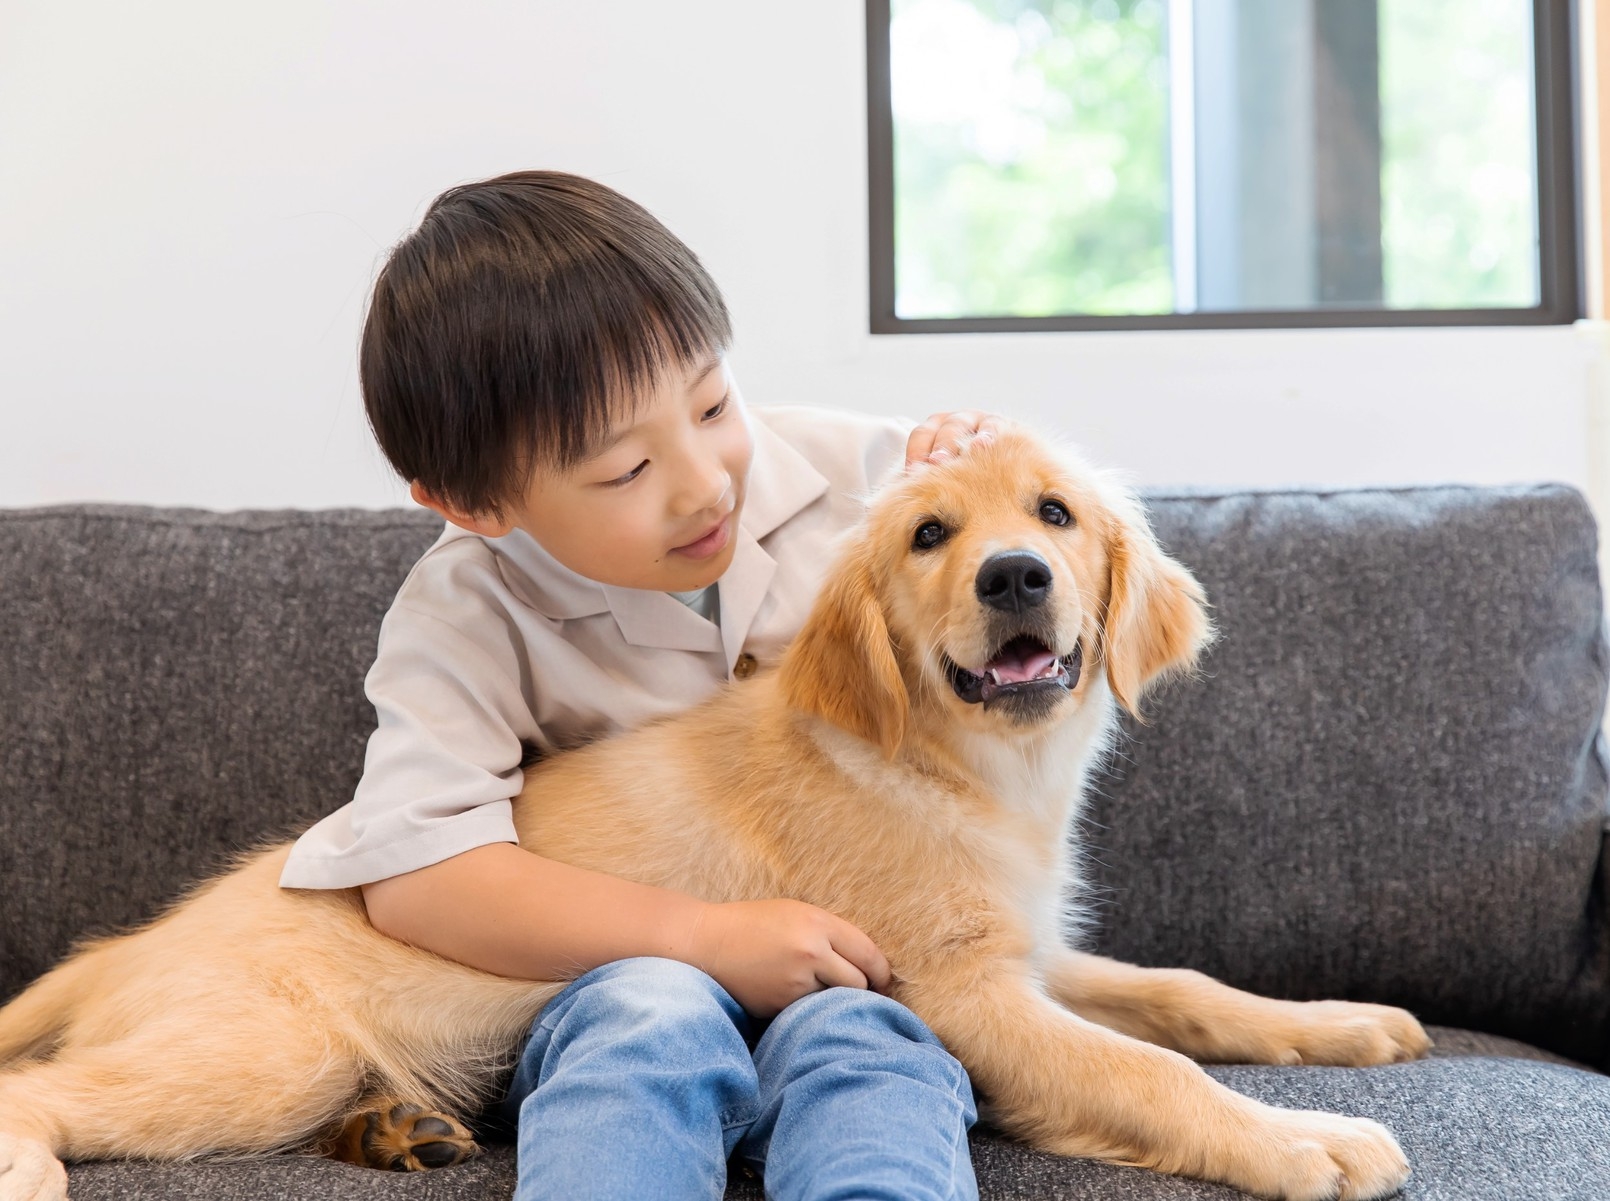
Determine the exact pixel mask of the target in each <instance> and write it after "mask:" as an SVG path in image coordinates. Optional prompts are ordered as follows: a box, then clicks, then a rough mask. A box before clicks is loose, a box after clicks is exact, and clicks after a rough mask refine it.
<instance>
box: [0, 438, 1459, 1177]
mask: <svg viewBox="0 0 1610 1201" xmlns="http://www.w3.org/2000/svg"><path fill="white" fill-rule="evenodd" d="M1208 636H1209V623H1208V620H1207V617H1206V614H1205V610H1204V602H1203V597H1202V592H1201V589H1200V588H1199V586H1198V585H1197V583H1196V581H1195V580H1194V579H1193V578H1192V577H1191V576H1190V574H1189V573H1188V572H1187V571H1186V570H1185V569H1184V568H1183V567H1181V566H1180V565H1179V564H1178V563H1176V562H1174V561H1173V560H1172V559H1170V558H1168V557H1167V556H1166V555H1165V554H1164V553H1163V552H1162V550H1161V549H1160V548H1159V547H1158V545H1157V543H1156V542H1155V540H1154V539H1153V537H1152V535H1151V533H1150V531H1149V529H1148V526H1147V522H1146V519H1145V517H1144V515H1143V513H1142V511H1141V510H1140V508H1139V506H1138V505H1137V503H1136V502H1135V500H1134V499H1133V498H1132V497H1131V496H1130V495H1129V494H1127V493H1126V492H1125V491H1124V490H1123V489H1121V488H1119V487H1118V486H1117V485H1115V484H1114V483H1113V481H1112V480H1111V479H1110V478H1109V477H1108V476H1106V475H1105V474H1103V473H1101V472H1098V471H1095V470H1093V469H1091V468H1090V467H1088V466H1087V465H1085V464H1083V463H1082V462H1081V461H1079V460H1078V459H1077V458H1075V457H1073V456H1072V455H1071V453H1068V452H1063V451H1058V450H1055V449H1053V448H1050V447H1048V446H1046V445H1044V444H1042V443H1040V442H1038V441H1036V440H1035V439H1033V438H1031V437H1029V436H1028V435H1027V434H1025V433H1023V432H1022V431H1020V430H1017V429H1011V428H1009V429H1007V430H1006V431H1004V432H1003V433H1001V434H1000V435H998V436H997V437H996V438H995V440H994V441H993V442H990V443H987V444H980V445H977V446H974V447H972V448H971V449H970V450H969V451H968V453H966V454H964V455H962V456H960V457H959V458H957V459H956V460H954V461H952V462H949V463H946V464H944V465H942V466H932V467H925V468H922V469H920V470H918V471H915V472H913V473H910V474H908V475H905V476H902V477H901V478H899V479H897V480H895V481H893V482H892V483H891V484H890V485H888V486H887V487H886V488H885V489H884V490H882V491H881V492H880V493H879V494H878V495H877V497H876V498H875V499H874V501H873V503H872V505H871V507H870V510H869V513H868V515H867V518H866V520H865V522H864V523H863V524H862V526H861V527H859V528H858V529H857V530H855V531H854V532H853V533H852V534H851V535H849V536H848V537H847V538H846V541H845V543H844V546H843V550H842V555H841V557H840V559H839V561H838V562H837V564H836V566H835V567H834V569H833V570H832V572H831V574H830V576H829V578H828V581H827V583H826V585H825V587H824V589H823V591H822V593H821V594H820V596H819V597H818V598H817V602H816V605H815V608H814V610H813V612H812V613H811V615H810V618H809V620H808V621H807V622H806V624H805V627H804V629H803V630H802V631H801V633H800V635H799V637H798V638H797V639H796V640H795V641H794V643H793V644H792V645H791V646H790V648H789V649H788V651H787V653H786V655H785V657H784V659H783V661H782V663H781V664H780V666H779V667H778V669H777V670H776V671H774V672H771V673H769V674H768V673H762V674H761V675H759V676H757V677H756V678H754V679H752V680H750V681H746V682H743V683H738V684H735V685H733V686H732V687H731V688H729V689H728V690H726V691H724V692H722V693H721V694H719V695H718V696H717V697H715V698H714V699H712V700H711V701H709V702H707V703H706V704H704V705H701V706H699V707H697V708H695V709H693V710H690V711H688V712H687V713H685V714H683V715H681V716H679V717H676V718H672V719H670V720H666V721H663V722H659V723H656V724H652V725H649V726H646V727H644V728H642V729H640V730H637V731H635V732H633V733H630V734H627V735H624V736H622V737H621V738H619V739H615V740H612V741H610V742H609V743H608V744H607V745H604V744H595V745H593V746H590V747H583V748H581V749H578V750H575V751H571V752H567V753H565V754H562V755H557V756H554V757H553V758H551V759H550V760H548V761H546V762H543V763H540V764H538V765H536V766H535V767H533V768H532V769H531V770H530V771H529V773H528V775H527V780H526V783H525V788H524V790H523V791H522V792H521V794H520V796H519V798H518V799H517V801H516V803H515V820H516V826H517V829H518V832H519V839H520V845H522V846H524V847H526V848H528V849H530V850H532V851H534V852H537V853H539V854H542V855H546V856H551V857H553V858H556V859H560V860H564V861H566V862H569V863H574V864H577V865H580V866H582V867H587V868H593V869H596V870H600V871H606V872H613V873H615V874H617V875H620V876H625V877H629V878H632V879H635V880H639V881H643V882H645V883H649V884H655V885H660V886H662V887H667V888H675V889H681V890H683V891H686V892H690V893H694V894H696V895H699V896H702V897H705V898H708V899H710V900H714V901H732V900H751V899H759V898H767V897H792V898H796V899H799V900H802V901H807V902H810V903H811V904H814V905H818V906H821V907H822V908H824V909H827V910H829V911H831V912H833V913H836V914H839V915H840V916H842V917H844V918H845V919H847V920H848V921H850V922H853V923H854V924H855V925H857V926H859V927H860V928H861V929H862V930H864V931H865V932H866V933H867V934H868V935H869V936H870V937H871V938H872V939H873V940H874V941H875V942H876V943H877V944H878V945H879V947H881V948H882V950H883V952H884V953H885V955H886V956H887V957H888V960H889V963H890V965H891V967H892V969H893V972H894V983H893V984H892V985H891V990H890V991H891V992H892V994H893V995H894V996H895V997H896V998H897V999H898V1000H900V1001H902V1002H903V1003H905V1004H906V1005H908V1006H910V1007H911V1008H912V1009H913V1010H915V1011H916V1013H917V1014H919V1015H920V1016H921V1017H922V1018H923V1020H924V1021H926V1022H927V1024H928V1025H929V1026H930V1027H931V1028H932V1029H933V1030H934V1032H935V1033H936V1034H937V1035H938V1036H939V1038H940V1039H941V1040H942V1041H943V1042H944V1043H945V1045H946V1046H947V1047H949V1048H950V1049H951V1051H952V1052H953V1053H954V1054H955V1055H956V1056H957V1057H958V1058H959V1059H960V1060H961V1061H962V1062H963V1063H964V1064H965V1065H966V1067H967V1070H968V1072H969V1073H971V1076H972V1079H973V1081H974V1082H975V1084H976V1086H977V1087H978V1089H979V1090H980V1092H982V1093H983V1094H985V1096H986V1097H987V1099H988V1101H989V1102H990V1103H991V1111H990V1112H991V1115H992V1117H993V1118H994V1120H995V1121H996V1122H997V1123H999V1124H1000V1125H1001V1126H1003V1127H1004V1128H1005V1129H1006V1130H1008V1131H1010V1132H1012V1133H1014V1134H1015V1135H1017V1136H1019V1137H1021V1138H1023V1139H1025V1140H1027V1141H1028V1142H1030V1143H1032V1144H1033V1145H1035V1146H1037V1147H1041V1148H1044V1149H1047V1150H1050V1151H1054V1152H1059V1153H1061V1154H1064V1155H1078V1156H1094V1157H1096V1158H1100V1159H1105V1160H1110V1161H1112V1162H1115V1163H1123V1164H1138V1165H1143V1166H1146V1167H1150V1168H1155V1169H1157V1170H1159V1171H1163V1172H1173V1173H1180V1174H1184V1175H1189V1176H1196V1177H1202V1178H1206V1179H1210V1180H1215V1181H1222V1182H1225V1183H1228V1184H1231V1185H1234V1186H1236V1187H1238V1188H1241V1189H1245V1190H1247V1191H1248V1192H1251V1193H1256V1194H1258V1195H1260V1196H1265V1197H1285V1198H1321V1197H1324V1198H1331V1197H1337V1196H1343V1197H1350V1198H1364V1197H1379V1196H1382V1195H1384V1194H1387V1193H1390V1192H1392V1191H1393V1190H1395V1189H1396V1188H1397V1187H1398V1186H1399V1185H1401V1184H1402V1183H1403V1181H1404V1179H1405V1178H1406V1176H1407V1175H1408V1165H1407V1163H1406V1162H1405V1160H1404V1157H1403V1154H1402V1152H1401V1151H1400V1150H1399V1148H1398V1145H1397V1143H1396V1142H1395V1141H1394V1140H1393V1138H1392V1136H1391V1135H1390V1134H1389V1133H1388V1132H1387V1131H1386V1130H1385V1129H1384V1128H1382V1127H1381V1126H1379V1125H1377V1124H1376V1123H1374V1122H1370V1121H1366V1120H1363V1119H1359V1118H1352V1117H1342V1116H1337V1115H1332V1114H1327V1113H1316V1112H1302V1111H1293V1110H1285V1109H1278V1108H1274V1107H1271V1106H1268V1105H1264V1104H1260V1103H1258V1102H1256V1101H1253V1100H1250V1099H1249V1098H1247V1097H1244V1096H1242V1095H1240V1094H1238V1093H1235V1092H1233V1091H1231V1090H1230V1089H1227V1088H1225V1087H1223V1086H1222V1085H1220V1084H1218V1083H1216V1082H1215V1081H1214V1080H1213V1079H1212V1078H1210V1077H1209V1076H1208V1075H1207V1074H1206V1073H1204V1072H1203V1071H1202V1070H1201V1069H1200V1068H1199V1067H1197V1066H1196V1064H1195V1063H1193V1062H1192V1058H1196V1059H1204V1060H1230V1061H1237V1062H1253V1063H1327V1064H1378V1063H1390V1062H1393V1061H1396V1060H1402V1059H1408V1058H1412V1057H1415V1056H1418V1055H1421V1054H1423V1053H1424V1051H1425V1049H1426V1047H1427V1045H1428V1044H1427V1040H1426V1038H1425V1035H1424V1033H1423V1032H1422V1030H1421V1029H1420V1026H1419V1025H1418V1023H1416V1022H1415V1020H1414V1019H1413V1018H1412V1017H1411V1016H1410V1015H1409V1014H1407V1013H1405V1012H1403V1011H1402V1010H1398V1009H1390V1008H1386V1007H1383V1006H1375V1005H1362V1004H1347V1003H1341V1002H1313V1003H1296V1002H1285V1001H1275V1000H1267V999H1263V998H1259V997H1254V996H1250V995H1248V994H1245V993H1241V992H1237V991H1236V990H1234V989H1231V988H1229V987H1226V986H1224V985H1222V984H1218V983H1216V982H1214V981H1212V980H1210V979H1208V978H1206V977H1205V976H1202V975H1199V974H1198V973H1195V972H1191V971H1185V970H1151V969H1143V968H1138V967H1131V966H1127V965H1124V964H1120V963H1114V962H1110V961H1105V960H1102V959H1099V958H1096V957H1093V956H1090V955H1087V954H1081V953H1080V952H1078V951H1076V950H1073V949H1070V947H1069V946H1067V945H1066V943H1065V933H1066V919H1067V916H1068V915H1067V914H1066V913H1065V905H1066V903H1067V900H1068V893H1069V891H1070V889H1072V888H1073V887H1074V886H1075V885H1076V883H1077V881H1076V880H1075V878H1074V866H1075V864H1074V858H1073V857H1072V856H1071V855H1070V845H1069V839H1070V836H1071V835H1072V834H1073V831H1074V819H1075V815H1076V812H1077V807H1078V803H1079V797H1080V793H1081V790H1082V789H1083V788H1084V785H1085V782H1086V778H1087V776H1088V775H1089V773H1090V772H1091V771H1092V770H1093V768H1094V765H1095V763H1096V762H1097V760H1098V759H1099V757H1100V756H1101V754H1102V753H1103V750H1104V748H1105V747H1106V745H1107V744H1108V741H1109V739H1111V738H1112V737H1113V735H1114V732H1115V729H1116V714H1117V707H1118V706H1123V707H1124V708H1126V709H1128V710H1130V711H1131V712H1133V711H1135V710H1136V708H1137V706H1138V705H1139V703H1140V699H1141V697H1142V695H1143V694H1144V693H1145V691H1146V689H1147V687H1148V685H1150V684H1151V683H1152V682H1153V681H1155V680H1158V679H1159V678H1161V677H1163V676H1165V675H1167V674H1169V673H1171V672H1178V671H1181V670H1185V669H1188V668H1189V667H1190V666H1191V665H1192V664H1193V662H1194V660H1195V657H1196V655H1197V653H1198V651H1199V649H1200V648H1201V646H1202V645H1203V643H1204V641H1205V640H1206V639H1207V638H1208ZM643 764H653V765H654V769H653V771H652V772H645V771H644V770H643V769H642V765H643ZM287 845H288V844H287ZM287 845H280V846H274V847H268V848H264V849H259V850H256V851H253V852H250V853H248V854H246V855H244V856H243V857H242V858H241V860H240V862H239V863H238V865H237V866H236V867H235V868H234V869H232V870H231V871H229V872H227V873H225V874H223V875H221V876H218V877H216V878H214V879H212V880H210V881H207V882H206V883H204V884H202V885H200V886H199V887H197V888H196V889H195V890H193V891H192V892H191V893H190V894H189V895H188V896H186V897H185V898H183V899H181V900H180V901H179V902H178V903H177V904H176V905H175V906H174V907H173V908H172V909H170V910H169V911H168V912H167V913H165V914H164V915H163V916H161V917H160V918H158V919H157V920H155V921H153V922H152V923H151V924H149V925H147V926H145V927H143V928H141V929H139V930H138V931H136V932H134V933H131V934H127V935H124V936H120V937H114V938H108V939H102V940H99V941H95V942H91V943H89V944H87V945H85V946H82V947H80V948H79V949H78V950H77V951H76V952H75V954H74V955H73V956H72V957H70V958H69V959H68V960H67V961H66V962H65V963H63V964H62V965H61V966H60V967H58V968H56V969H55V970H54V971H52V972H50V973H49V974H48V975H46V976H45V977H43V978H42V979H41V980H39V981H38V982H36V983H35V984H34V985H33V986H32V987H30V988H29V989H28V990H26V991H25V992H24V993H22V994H21V995H20V996H19V997H18V998H17V999H16V1000H14V1001H13V1002H12V1003H11V1004H10V1005H9V1006H8V1007H6V1008H5V1009H4V1010H3V1011H0V1063H4V1064H5V1065H6V1067H5V1069H4V1070H3V1072H0V1201H45V1199H47V1198H60V1197H62V1196H64V1195H65V1185H66V1175H65V1172H64V1170H63V1168H62V1166H61V1163H60V1162H59V1159H68V1160H72V1159H94V1158H106V1157H116V1156H149V1157H158V1158H187V1157H196V1156H200V1155H204V1154H217V1153H228V1154H231V1155H242V1154H261V1153H270V1152H276V1151H282V1150H289V1149H309V1148H314V1149H320V1150H323V1151H325V1152H326V1153H332V1154H336V1155H338V1156H341V1157H343V1158H347V1159H352V1160H354V1161H357V1162H370V1163H374V1164H376V1165H377V1166H390V1167H398V1168H418V1167H423V1166H427V1165H431V1164H437V1163H443V1162H452V1161H453V1160H455V1159H456V1158H458V1157H460V1156H461V1155H462V1154H465V1153H468V1152H469V1151H472V1150H473V1144H472V1142H471V1140H470V1138H469V1136H468V1134H467V1132H466V1131H465V1130H464V1129H463V1127H462V1126H461V1125H459V1124H458V1123H457V1122H456V1121H455V1120H454V1119H453V1118H451V1117H450V1116H449V1115H451V1114H452V1113H454V1112H464V1110H465V1108H466V1107H468V1106H474V1105H478V1104H480V1103H482V1102H484V1101H485V1100H488V1099H490V1098H491V1097H492V1096H493V1095H494V1093H495V1090H496V1089H497V1087H498V1085H499V1075H500V1073H502V1072H503V1071H504V1070H505V1069H506V1068H507V1067H508V1065H509V1063H510V1059H511V1056H512V1052H513V1048H514V1047H515V1046H516V1045H517V1043H518V1041H519V1039H520V1036H521V1035H522V1034H523V1033H524V1032H525V1030H526V1029H527V1028H528V1027H529V1026H530V1024H531V1022H532V1020H533V1018H534V1017H535V1016H536V1014H537V1012H538V1011H539V1010H540V1009H541V1008H542V1007H543V1005H544V1004H545V1003H546V1002H547V1001H548V1000H549V999H550V998H551V997H552V996H553V995H554V994H555V993H557V992H558V991H559V989H560V988H561V987H562V983H561V982H532V981H525V980H513V979H506V978H503V977H499V976H494V975H490V974H487V973H483V972H479V971H475V970H473V969H471V968H468V967H464V966H461V965H459V964H456V963H452V962H449V961H448V960H445V959H442V958H440V957H438V956H436V955H433V954H430V953H428V952H426V951H422V950H419V949H417V948H414V947H410V946H407V945H405V944H403V943H400V942H396V941H394V940H392V939H390V938H387V937H385V936H383V935H381V934H379V933H377V932H376V931H375V930H374V929H373V928H372V927H371V926H370V924H369V922H368V920H367V918H366V916H365V913H364V909H363V904H362V900H361V895H360V893H359V891H358V890H356V889H353V890H347V891H341V892H323V891H286V890H282V889H280V888H279V887H278V885H277V880H278V877H279V873H280V867H281V864H282V863H283V861H284V859H285V855H286V851H287ZM438 1110H440V1111H446V1112H444V1113H438V1112H432V1111H438Z"/></svg>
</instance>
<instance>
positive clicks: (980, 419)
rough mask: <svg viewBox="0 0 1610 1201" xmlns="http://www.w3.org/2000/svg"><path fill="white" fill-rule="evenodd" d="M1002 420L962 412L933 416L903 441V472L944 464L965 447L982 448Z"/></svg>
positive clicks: (982, 414)
mask: <svg viewBox="0 0 1610 1201" xmlns="http://www.w3.org/2000/svg"><path fill="white" fill-rule="evenodd" d="M1005 421H1006V419H1005V418H1004V417H997V416H995V415H994V414H993V413H980V412H977V411H976V410H973V409H964V410H962V411H961V412H959V413H935V414H934V415H933V416H932V417H930V418H928V420H927V421H924V422H923V423H922V424H921V425H919V426H918V427H917V428H916V429H914V430H912V431H911V437H909V438H907V439H906V470H907V471H910V470H911V468H912V467H913V466H914V465H916V464H918V463H943V462H944V461H945V460H946V459H948V458H950V457H951V456H952V455H957V454H960V453H961V452H962V448H963V446H964V445H968V444H977V445H983V444H984V443H986V442H988V441H989V440H990V439H991V438H993V437H994V436H995V435H996V433H997V432H999V430H1000V429H1001V427H1002V425H1004V424H1005Z"/></svg>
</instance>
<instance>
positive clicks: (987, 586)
mask: <svg viewBox="0 0 1610 1201" xmlns="http://www.w3.org/2000/svg"><path fill="white" fill-rule="evenodd" d="M973 588H974V591H976V592H977V593H978V599H979V600H981V601H983V602H984V603H985V604H986V605H988V606H989V607H990V608H992V609H999V610H1001V611H1002V612H1003V613H1021V612H1023V610H1025V609H1033V608H1035V607H1036V606H1038V605H1043V604H1045V598H1046V597H1047V596H1049V595H1051V565H1050V564H1049V563H1047V562H1046V561H1045V560H1044V559H1042V558H1040V556H1039V555H1037V554H1035V553H1034V552H1033V551H1029V550H1009V551H1003V552H1002V553H1001V554H998V555H991V556H990V557H989V558H987V559H985V560H984V566H982V567H980V568H979V569H978V579H977V580H975V581H974V583H973Z"/></svg>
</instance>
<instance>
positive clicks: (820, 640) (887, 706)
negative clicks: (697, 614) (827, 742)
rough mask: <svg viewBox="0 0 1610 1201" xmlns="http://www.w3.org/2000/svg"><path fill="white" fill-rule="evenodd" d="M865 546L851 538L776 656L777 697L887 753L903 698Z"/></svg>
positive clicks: (896, 738)
mask: <svg viewBox="0 0 1610 1201" xmlns="http://www.w3.org/2000/svg"><path fill="white" fill-rule="evenodd" d="M869 553H870V552H869V551H868V549H867V547H866V545H865V543H864V542H857V543H856V544H854V545H853V546H852V547H851V549H850V551H849V553H848V554H847V556H846V557H845V558H843V559H841V560H840V561H839V564H838V567H837V569H836V570H835V571H834V573H833V575H832V576H831V577H830V578H829V579H828V582H827V584H826V586H825V587H824V588H823V589H822V591H821V593H820V595H818V596H817V598H816V604H815V605H814V606H813V607H812V609H811V614H810V616H809V617H807V618H806V619H805V626H804V628H803V629H802V630H800V632H799V637H797V638H795V639H794V641H793V643H792V644H791V645H790V646H789V648H788V653H787V654H785V655H784V656H783V662H782V667H781V668H780V671H779V676H780V680H781V684H782V689H783V696H784V697H785V698H787V700H788V703H789V704H790V705H792V706H793V707H794V708H796V709H799V710H801V711H803V712H806V713H813V714H815V715H816V716H818V717H821V718H823V719H825V720H826V721H829V722H831V723H832V724H833V725H835V726H838V727H839V728H840V729H841V730H847V731H849V732H850V733H851V734H854V735H856V737H858V738H864V739H866V740H867V741H868V742H871V743H875V744H876V745H877V746H879V747H880V748H882V750H883V754H884V757H885V758H886V759H892V758H894V754H895V752H896V751H897V750H899V749H900V743H901V742H902V741H903V740H904V739H905V736H906V717H907V714H908V712H909V710H910V707H911V698H910V696H909V695H908V694H907V692H906V683H905V680H904V679H903V678H902V677H901V675H900V664H899V662H898V661H897V660H896V659H895V655H894V644H893V642H892V641H891V640H890V637H889V626H888V623H887V622H886V621H885V619H884V616H883V607H882V605H880V604H879V603H878V595H877V591H876V589H875V588H874V586H873V583H872V571H871V567H870V563H869V559H868V556H869Z"/></svg>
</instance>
